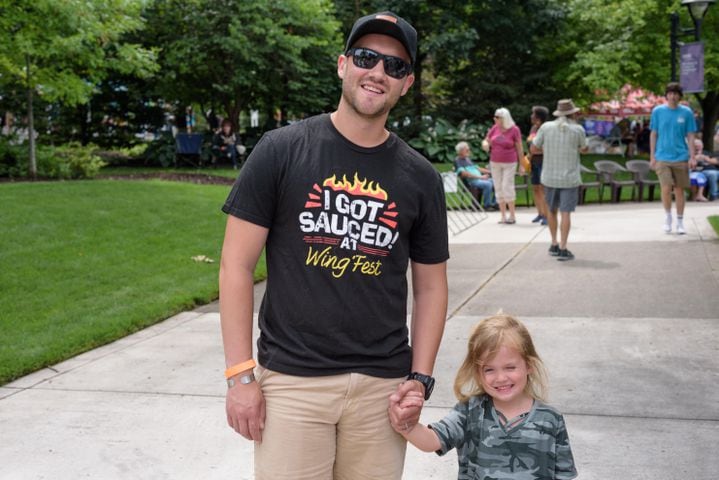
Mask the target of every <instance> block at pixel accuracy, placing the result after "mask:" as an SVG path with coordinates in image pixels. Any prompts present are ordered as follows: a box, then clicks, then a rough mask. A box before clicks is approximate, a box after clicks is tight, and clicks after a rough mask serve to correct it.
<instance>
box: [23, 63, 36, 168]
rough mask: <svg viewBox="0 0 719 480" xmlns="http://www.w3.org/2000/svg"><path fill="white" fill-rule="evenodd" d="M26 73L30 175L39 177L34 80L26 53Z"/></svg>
mask: <svg viewBox="0 0 719 480" xmlns="http://www.w3.org/2000/svg"><path fill="white" fill-rule="evenodd" d="M25 69H26V70H25V71H26V73H25V75H26V78H27V129H28V145H29V146H30V175H31V176H32V178H33V180H35V179H36V178H37V160H36V158H35V119H34V116H33V108H32V97H33V95H32V90H33V89H32V82H31V81H30V80H31V77H30V55H25Z"/></svg>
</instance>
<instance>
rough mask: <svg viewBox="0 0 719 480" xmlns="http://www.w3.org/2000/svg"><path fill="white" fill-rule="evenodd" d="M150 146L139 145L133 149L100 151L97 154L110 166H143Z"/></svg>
mask: <svg viewBox="0 0 719 480" xmlns="http://www.w3.org/2000/svg"><path fill="white" fill-rule="evenodd" d="M149 145H150V144H149V143H138V144H137V145H134V146H132V147H123V148H113V149H110V150H100V151H98V152H96V153H97V155H98V156H99V157H100V158H101V159H102V160H103V161H104V162H106V163H107V164H108V165H113V166H118V165H124V166H133V165H142V164H143V163H144V158H145V151H146V150H147V147H148V146H149Z"/></svg>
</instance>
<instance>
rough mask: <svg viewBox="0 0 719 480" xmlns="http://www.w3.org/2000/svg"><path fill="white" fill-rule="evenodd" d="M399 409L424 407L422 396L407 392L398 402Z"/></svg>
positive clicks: (414, 392) (417, 393)
mask: <svg viewBox="0 0 719 480" xmlns="http://www.w3.org/2000/svg"><path fill="white" fill-rule="evenodd" d="M399 406H400V408H410V407H419V408H422V407H423V406H424V396H422V394H421V393H419V392H416V391H411V392H407V394H406V395H405V396H404V398H402V400H400V402H399Z"/></svg>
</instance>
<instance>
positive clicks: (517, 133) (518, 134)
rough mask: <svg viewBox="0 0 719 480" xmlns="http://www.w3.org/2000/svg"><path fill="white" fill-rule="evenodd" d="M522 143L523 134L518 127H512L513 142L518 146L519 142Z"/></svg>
mask: <svg viewBox="0 0 719 480" xmlns="http://www.w3.org/2000/svg"><path fill="white" fill-rule="evenodd" d="M521 141H522V132H521V131H520V130H519V127H518V126H516V125H515V126H514V127H512V142H513V143H514V144H515V145H516V144H517V142H521Z"/></svg>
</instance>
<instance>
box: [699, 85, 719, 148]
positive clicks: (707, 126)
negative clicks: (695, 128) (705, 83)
mask: <svg viewBox="0 0 719 480" xmlns="http://www.w3.org/2000/svg"><path fill="white" fill-rule="evenodd" d="M700 100H701V102H700V103H701V106H702V118H703V121H704V124H703V126H702V127H703V128H702V131H703V137H704V138H703V139H702V140H703V142H704V150H709V151H710V152H713V151H714V125H716V122H717V118H718V117H719V92H717V91H713V92H707V93H706V95H704V98H700Z"/></svg>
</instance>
